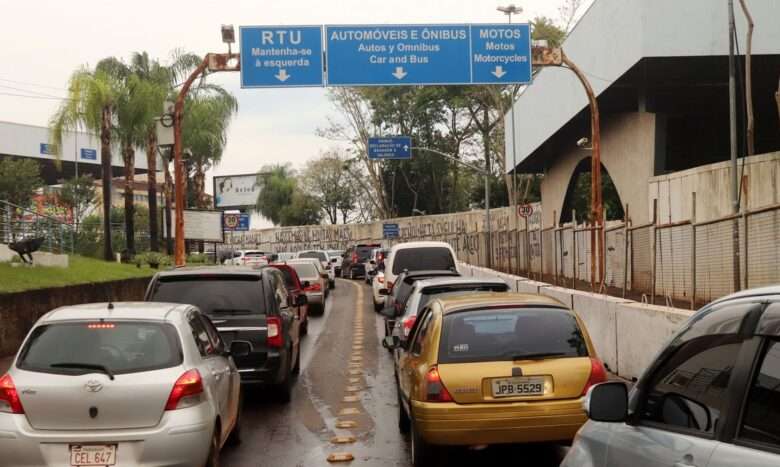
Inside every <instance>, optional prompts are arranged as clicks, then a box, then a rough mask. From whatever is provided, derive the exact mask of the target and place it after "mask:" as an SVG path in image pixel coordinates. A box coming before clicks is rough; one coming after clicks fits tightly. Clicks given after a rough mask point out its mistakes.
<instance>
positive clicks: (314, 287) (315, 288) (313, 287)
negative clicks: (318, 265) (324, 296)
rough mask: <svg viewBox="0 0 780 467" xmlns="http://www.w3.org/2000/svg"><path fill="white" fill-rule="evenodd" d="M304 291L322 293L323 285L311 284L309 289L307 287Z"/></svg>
mask: <svg viewBox="0 0 780 467" xmlns="http://www.w3.org/2000/svg"><path fill="white" fill-rule="evenodd" d="M303 290H305V291H307V292H319V291H321V290H322V285H320V283H319V282H315V283H313V284H309V286H308V287H306V288H305V289H303Z"/></svg>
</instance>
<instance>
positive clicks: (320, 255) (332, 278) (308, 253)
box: [298, 250, 336, 289]
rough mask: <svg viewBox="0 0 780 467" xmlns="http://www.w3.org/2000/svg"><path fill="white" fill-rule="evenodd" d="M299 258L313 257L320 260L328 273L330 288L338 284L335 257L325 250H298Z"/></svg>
mask: <svg viewBox="0 0 780 467" xmlns="http://www.w3.org/2000/svg"><path fill="white" fill-rule="evenodd" d="M298 258H313V259H317V260H319V261H320V266H322V269H323V270H324V271H325V272H327V273H328V288H330V289H332V288H334V287H335V286H336V271H335V269H336V268H335V267H334V262H333V258H331V256H330V254H329V253H328V252H327V251H325V250H305V251H299V252H298Z"/></svg>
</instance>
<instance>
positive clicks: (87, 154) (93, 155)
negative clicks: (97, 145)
mask: <svg viewBox="0 0 780 467" xmlns="http://www.w3.org/2000/svg"><path fill="white" fill-rule="evenodd" d="M81 158H82V159H84V160H87V161H96V160H97V150H96V149H89V148H81Z"/></svg>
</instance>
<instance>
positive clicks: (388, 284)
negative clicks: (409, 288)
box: [387, 281, 395, 293]
mask: <svg viewBox="0 0 780 467" xmlns="http://www.w3.org/2000/svg"><path fill="white" fill-rule="evenodd" d="M394 285H395V282H392V281H387V293H392V292H393V286H394Z"/></svg>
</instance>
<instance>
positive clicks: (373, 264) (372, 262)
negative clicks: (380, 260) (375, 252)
mask: <svg viewBox="0 0 780 467" xmlns="http://www.w3.org/2000/svg"><path fill="white" fill-rule="evenodd" d="M368 264H370V265H372V266H376V261H374V260H373V259H372V260H371V261H369V262H368Z"/></svg>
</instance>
